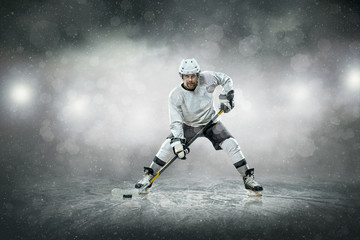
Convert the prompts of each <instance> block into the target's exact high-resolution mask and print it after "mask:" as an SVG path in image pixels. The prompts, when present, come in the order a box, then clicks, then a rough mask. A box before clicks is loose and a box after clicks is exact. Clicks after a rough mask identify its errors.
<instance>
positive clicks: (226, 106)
mask: <svg viewBox="0 0 360 240" xmlns="http://www.w3.org/2000/svg"><path fill="white" fill-rule="evenodd" d="M219 100H220V110H224V112H225V113H228V112H230V110H231V109H233V108H234V107H235V103H234V90H230V91H229V92H228V93H227V94H220V95H219Z"/></svg>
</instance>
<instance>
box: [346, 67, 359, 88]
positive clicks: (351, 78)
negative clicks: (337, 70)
mask: <svg viewBox="0 0 360 240" xmlns="http://www.w3.org/2000/svg"><path fill="white" fill-rule="evenodd" d="M346 85H347V87H348V88H350V89H352V90H360V70H358V69H352V70H351V71H350V72H349V73H348V75H347V78H346Z"/></svg>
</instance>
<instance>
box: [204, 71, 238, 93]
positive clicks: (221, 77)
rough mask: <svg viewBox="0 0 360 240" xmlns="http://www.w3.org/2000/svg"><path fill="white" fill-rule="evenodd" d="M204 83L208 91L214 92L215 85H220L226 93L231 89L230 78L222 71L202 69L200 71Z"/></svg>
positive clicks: (231, 82)
mask: <svg viewBox="0 0 360 240" xmlns="http://www.w3.org/2000/svg"><path fill="white" fill-rule="evenodd" d="M201 74H202V76H203V78H204V80H205V82H206V84H207V90H208V92H214V89H215V88H216V86H221V87H222V92H223V93H224V94H226V93H228V92H229V91H230V90H233V81H232V79H231V78H230V77H229V76H228V75H226V74H225V73H222V72H214V71H203V72H201Z"/></svg>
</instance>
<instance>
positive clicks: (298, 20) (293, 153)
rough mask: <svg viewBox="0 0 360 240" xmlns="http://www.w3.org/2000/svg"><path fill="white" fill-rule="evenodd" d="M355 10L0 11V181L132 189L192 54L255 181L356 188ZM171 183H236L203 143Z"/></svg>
mask: <svg viewBox="0 0 360 240" xmlns="http://www.w3.org/2000/svg"><path fill="white" fill-rule="evenodd" d="M359 11H360V7H359V6H358V4H356V1H313V0H311V1H310V0H309V1H307V0H305V1H284V0H281V1H249V0H248V1H236V0H230V1H207V0H203V1H143V0H138V1H130V0H123V1H95V0H94V1H92V0H60V1H59V0H56V1H55V0H51V1H1V8H0V12H1V21H0V26H1V31H0V40H1V46H0V63H1V69H0V78H1V83H0V84H1V85H0V86H1V109H0V110H1V112H0V114H1V118H0V126H1V131H0V149H1V161H0V164H1V167H0V169H1V170H0V171H1V174H0V178H1V184H2V186H4V187H5V186H8V187H14V186H17V185H18V184H21V183H23V182H27V181H29V180H31V179H34V178H43V179H47V178H51V177H54V176H57V177H64V178H66V177H71V176H79V175H85V176H89V177H94V176H95V177H96V176H110V177H114V178H119V180H125V179H127V180H134V181H135V180H137V179H138V178H139V177H140V176H141V174H142V167H143V166H147V165H149V164H150V162H151V161H152V159H153V157H154V155H155V154H156V152H157V150H158V148H159V147H160V145H161V143H162V142H163V141H164V139H165V138H166V136H167V135H168V134H169V120H168V109H167V98H168V94H169V92H170V91H171V89H172V88H174V87H175V86H176V85H177V84H179V83H180V82H181V79H180V78H179V76H178V65H179V63H180V61H181V59H183V58H192V57H194V58H196V59H197V60H198V62H199V64H200V66H201V68H202V69H203V70H214V71H220V72H224V73H227V74H228V75H229V76H231V77H232V79H233V81H234V88H235V94H236V95H235V96H236V99H235V104H236V107H235V109H234V110H233V111H231V112H230V113H228V114H224V115H223V116H222V117H221V118H222V121H223V122H224V123H225V125H226V126H227V127H228V129H229V130H230V131H231V133H232V134H233V136H234V137H235V138H236V139H237V140H238V142H239V144H240V146H241V148H242V150H243V152H244V154H245V156H246V158H247V159H248V162H249V164H250V166H252V167H255V168H256V173H257V176H258V177H261V175H262V174H269V175H278V174H285V175H303V176H307V177H321V178H324V179H336V180H340V181H352V182H358V181H359V174H360V163H359V162H360V159H359V155H360V107H359V106H360V61H359V60H360V34H359V33H360V16H359ZM218 93H220V89H217V94H218ZM215 97H216V96H215ZM175 173H176V175H185V176H188V175H196V176H198V175H200V176H204V177H211V176H214V175H215V176H217V175H220V176H222V175H226V176H229V175H236V174H237V173H236V171H235V170H234V168H233V166H232V164H231V162H230V160H229V159H227V156H226V155H225V153H224V152H222V151H217V152H215V151H214V149H213V148H212V146H211V144H210V142H208V140H207V139H198V140H197V141H196V142H195V143H194V144H193V145H192V147H191V154H190V156H189V157H188V160H187V161H178V162H175V163H174V165H173V166H172V167H171V168H169V170H168V174H175Z"/></svg>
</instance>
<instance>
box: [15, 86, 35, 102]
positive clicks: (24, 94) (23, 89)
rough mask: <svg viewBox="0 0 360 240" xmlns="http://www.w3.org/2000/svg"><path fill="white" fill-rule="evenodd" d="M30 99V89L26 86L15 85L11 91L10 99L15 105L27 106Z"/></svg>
mask: <svg viewBox="0 0 360 240" xmlns="http://www.w3.org/2000/svg"><path fill="white" fill-rule="evenodd" d="M31 97H32V91H31V88H30V87H29V86H27V85H26V84H17V85H15V86H13V88H12V89H11V99H12V100H13V101H14V102H15V103H17V104H20V105H24V104H27V103H29V102H30V101H31Z"/></svg>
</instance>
